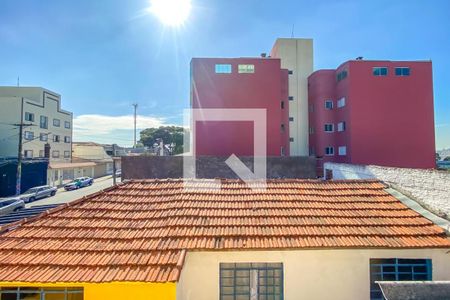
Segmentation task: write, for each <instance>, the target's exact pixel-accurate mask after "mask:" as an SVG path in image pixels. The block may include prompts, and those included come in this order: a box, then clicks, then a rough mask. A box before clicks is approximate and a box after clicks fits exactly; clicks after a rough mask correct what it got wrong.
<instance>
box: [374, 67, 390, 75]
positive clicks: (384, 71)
mask: <svg viewBox="0 0 450 300" xmlns="http://www.w3.org/2000/svg"><path fill="white" fill-rule="evenodd" d="M372 72H373V75H374V76H387V74H388V68H386V67H375V68H373V70H372Z"/></svg>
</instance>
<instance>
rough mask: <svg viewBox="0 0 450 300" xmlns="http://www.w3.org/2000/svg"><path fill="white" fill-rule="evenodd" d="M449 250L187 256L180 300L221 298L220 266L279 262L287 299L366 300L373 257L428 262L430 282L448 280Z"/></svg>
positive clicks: (180, 287)
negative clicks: (430, 273) (225, 264)
mask: <svg viewBox="0 0 450 300" xmlns="http://www.w3.org/2000/svg"><path fill="white" fill-rule="evenodd" d="M448 250H449V249H412V250H406V249H398V250H395V249H391V250H388V249H386V250H382V249H360V250H358V249H349V250H290V251H238V252H233V251H226V252H225V251H222V252H219V251H217V252H200V251H199V252H188V253H187V255H186V259H185V263H184V266H183V270H182V272H181V277H180V280H179V282H178V284H177V299H178V300H215V299H219V264H220V263H221V262H223V263H233V262H281V263H283V269H284V299H285V300H302V299H305V300H329V299H333V300H349V299H357V300H369V298H370V297H369V283H370V263H369V260H370V259H371V258H431V259H432V264H433V265H432V270H433V280H450V268H449V266H450V251H448Z"/></svg>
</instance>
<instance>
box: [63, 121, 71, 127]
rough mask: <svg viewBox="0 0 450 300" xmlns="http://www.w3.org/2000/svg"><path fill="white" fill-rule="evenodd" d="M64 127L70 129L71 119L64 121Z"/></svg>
mask: <svg viewBox="0 0 450 300" xmlns="http://www.w3.org/2000/svg"><path fill="white" fill-rule="evenodd" d="M64 127H65V128H67V129H70V122H69V121H64Z"/></svg>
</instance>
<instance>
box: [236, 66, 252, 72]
mask: <svg viewBox="0 0 450 300" xmlns="http://www.w3.org/2000/svg"><path fill="white" fill-rule="evenodd" d="M238 73H255V65H238Z"/></svg>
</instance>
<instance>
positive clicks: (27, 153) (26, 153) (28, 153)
mask: <svg viewBox="0 0 450 300" xmlns="http://www.w3.org/2000/svg"><path fill="white" fill-rule="evenodd" d="M23 156H24V157H26V158H33V150H24V151H23Z"/></svg>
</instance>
